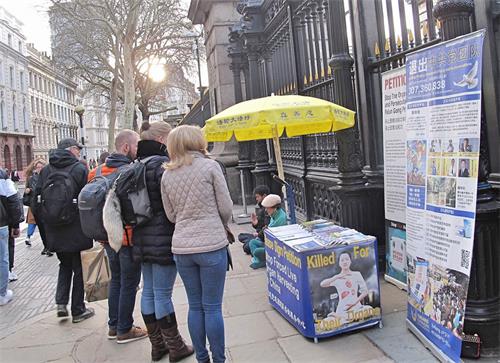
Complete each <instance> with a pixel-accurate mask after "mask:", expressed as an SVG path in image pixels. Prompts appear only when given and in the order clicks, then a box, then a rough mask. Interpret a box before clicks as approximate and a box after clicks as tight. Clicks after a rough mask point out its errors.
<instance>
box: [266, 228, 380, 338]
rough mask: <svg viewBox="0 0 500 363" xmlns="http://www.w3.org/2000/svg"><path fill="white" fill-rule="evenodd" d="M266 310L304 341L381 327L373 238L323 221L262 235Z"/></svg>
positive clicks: (374, 242)
mask: <svg viewBox="0 0 500 363" xmlns="http://www.w3.org/2000/svg"><path fill="white" fill-rule="evenodd" d="M265 244H266V263H267V276H268V294H269V301H270V303H271V305H272V306H273V307H274V308H275V309H276V310H277V311H278V312H279V313H280V314H281V315H283V317H284V318H285V319H287V320H288V321H289V322H290V323H291V324H292V325H293V326H295V328H296V329H297V330H298V331H299V332H300V333H301V334H302V335H304V336H306V337H308V338H314V340H315V342H317V339H318V338H323V337H329V336H333V335H337V334H341V333H344V332H348V331H353V330H357V329H361V328H365V327H369V326H373V325H376V324H380V325H381V308H380V287H379V279H378V268H377V243H376V239H375V237H372V236H366V235H364V234H362V233H360V232H357V231H355V230H353V229H348V228H343V227H340V226H337V225H334V224H333V223H330V222H326V221H322V220H321V221H313V222H307V223H306V224H305V225H297V224H294V225H289V226H283V227H277V228H269V229H267V230H266V231H265Z"/></svg>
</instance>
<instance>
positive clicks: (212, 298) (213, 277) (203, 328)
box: [174, 248, 227, 363]
mask: <svg viewBox="0 0 500 363" xmlns="http://www.w3.org/2000/svg"><path fill="white" fill-rule="evenodd" d="M174 259H175V262H176V264H177V269H178V270H179V275H181V278H182V281H183V282H184V287H185V289H186V293H187V297H188V302H189V313H188V328H189V334H190V335H191V340H192V341H193V346H194V349H195V351H196V359H197V360H198V361H199V362H202V361H205V360H207V359H208V358H209V356H208V351H207V348H206V341H207V338H208V342H209V343H210V350H211V351H212V359H213V362H214V363H223V362H224V361H225V360H226V356H225V354H224V346H225V342H224V319H223V318H222V295H223V293H224V282H225V279H226V270H227V251H226V248H222V249H220V250H217V251H213V252H206V253H194V254H189V255H174Z"/></svg>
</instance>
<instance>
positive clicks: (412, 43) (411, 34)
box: [408, 29, 415, 47]
mask: <svg viewBox="0 0 500 363" xmlns="http://www.w3.org/2000/svg"><path fill="white" fill-rule="evenodd" d="M408 42H409V43H410V46H411V47H413V46H414V45H415V38H414V37H413V32H412V30H411V29H408Z"/></svg>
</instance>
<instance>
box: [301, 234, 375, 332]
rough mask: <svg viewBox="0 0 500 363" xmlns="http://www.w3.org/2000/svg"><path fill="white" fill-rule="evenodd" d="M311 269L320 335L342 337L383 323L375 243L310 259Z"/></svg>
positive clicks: (309, 275) (311, 288) (315, 255)
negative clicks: (344, 333)
mask: <svg viewBox="0 0 500 363" xmlns="http://www.w3.org/2000/svg"><path fill="white" fill-rule="evenodd" d="M307 269H308V279H309V289H310V291H311V303H312V311H313V319H314V329H315V333H316V335H318V336H320V335H323V334H332V333H333V332H335V333H340V332H343V331H348V330H353V329H357V328H360V327H364V326H369V325H374V324H377V323H378V321H380V318H381V311H380V290H379V282H378V273H377V253H376V248H375V244H374V242H373V241H371V242H366V243H360V244H354V245H348V246H339V247H335V248H334V249H329V250H326V251H319V252H317V253H314V254H311V255H308V256H307Z"/></svg>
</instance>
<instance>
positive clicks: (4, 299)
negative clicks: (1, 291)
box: [0, 290, 14, 306]
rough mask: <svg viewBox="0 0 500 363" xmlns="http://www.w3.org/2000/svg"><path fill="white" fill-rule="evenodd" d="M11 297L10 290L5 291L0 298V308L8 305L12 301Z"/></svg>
mask: <svg viewBox="0 0 500 363" xmlns="http://www.w3.org/2000/svg"><path fill="white" fill-rule="evenodd" d="M13 296H14V293H13V292H12V290H7V292H6V293H5V295H4V296H0V306H2V305H5V304H8V303H9V302H10V301H11V300H12V297H13Z"/></svg>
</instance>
